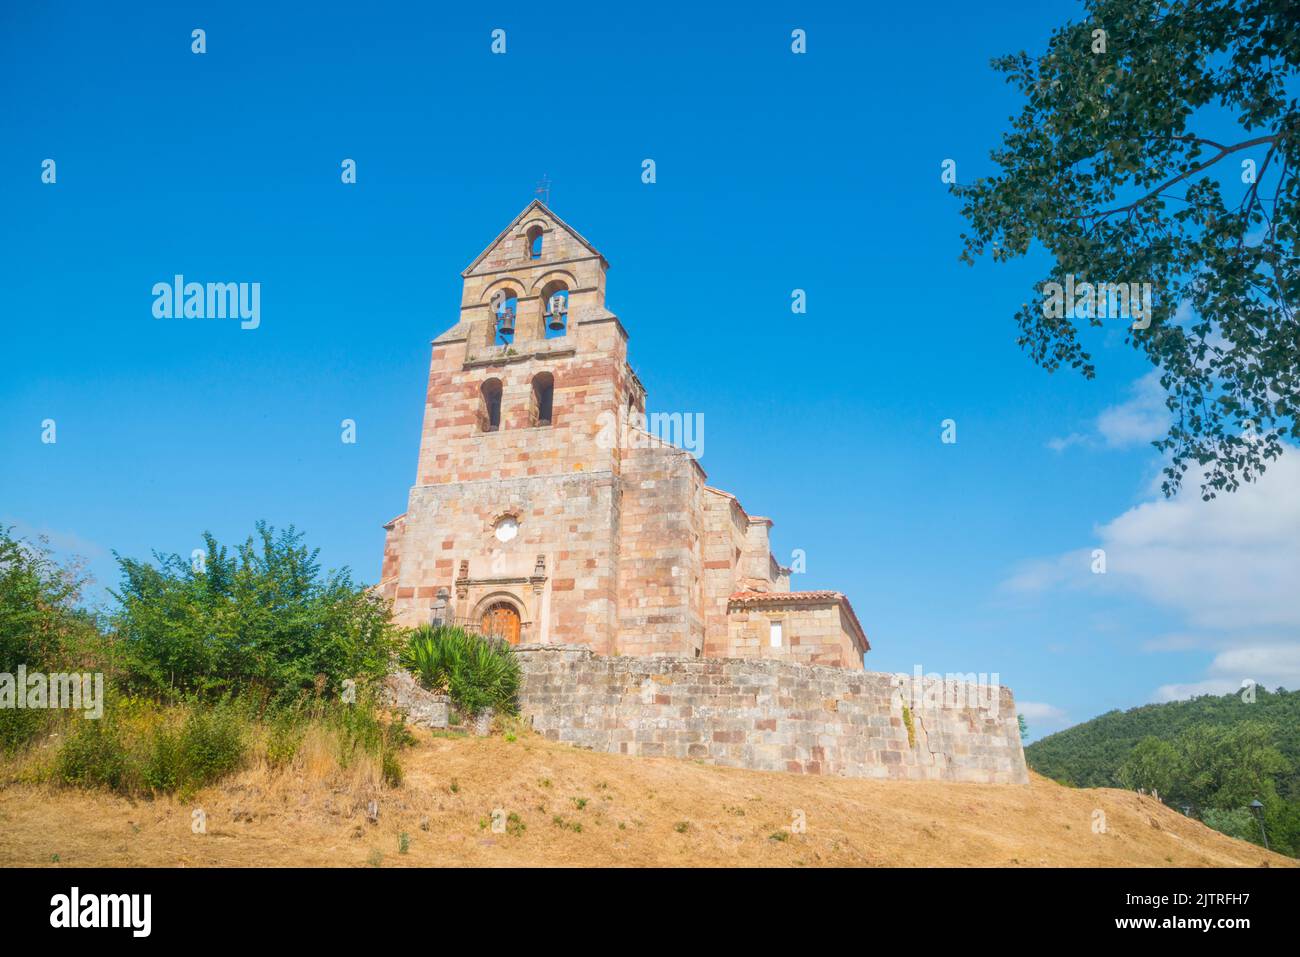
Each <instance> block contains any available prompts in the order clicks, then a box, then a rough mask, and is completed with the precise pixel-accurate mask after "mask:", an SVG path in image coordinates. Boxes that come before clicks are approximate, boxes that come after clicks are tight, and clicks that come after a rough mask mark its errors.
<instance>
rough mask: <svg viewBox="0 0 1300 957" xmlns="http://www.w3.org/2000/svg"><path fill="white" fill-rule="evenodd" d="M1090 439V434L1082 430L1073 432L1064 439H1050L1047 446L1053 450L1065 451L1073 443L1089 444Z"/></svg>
mask: <svg viewBox="0 0 1300 957" xmlns="http://www.w3.org/2000/svg"><path fill="white" fill-rule="evenodd" d="M1089 441H1090V440H1089V438H1088V436H1086V435H1084V434H1083V433H1082V432H1071V433H1070V434H1069V435H1067V436H1066V437H1065V438H1063V439H1060V438H1056V439H1048V440H1047V447H1048V448H1049V449H1051V450H1052V451H1053V452H1064V451H1065V450H1066V449H1068V448H1069V447H1070V446H1072V445H1087V444H1088V442H1089Z"/></svg>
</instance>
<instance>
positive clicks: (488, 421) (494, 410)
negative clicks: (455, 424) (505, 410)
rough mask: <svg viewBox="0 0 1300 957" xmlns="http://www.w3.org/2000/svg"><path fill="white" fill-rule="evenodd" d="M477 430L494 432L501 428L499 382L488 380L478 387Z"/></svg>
mask: <svg viewBox="0 0 1300 957" xmlns="http://www.w3.org/2000/svg"><path fill="white" fill-rule="evenodd" d="M478 392H479V398H480V399H481V401H480V403H479V410H478V428H479V431H480V432H495V431H497V430H498V429H500V428H501V380H500V379H488V380H487V381H486V382H484V383H483V384H482V385H481V386H479V390H478Z"/></svg>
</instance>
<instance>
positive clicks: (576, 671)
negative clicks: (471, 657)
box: [518, 645, 1029, 784]
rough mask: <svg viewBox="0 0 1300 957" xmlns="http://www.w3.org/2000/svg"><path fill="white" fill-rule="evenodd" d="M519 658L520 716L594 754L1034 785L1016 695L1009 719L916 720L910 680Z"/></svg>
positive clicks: (578, 657)
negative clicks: (520, 665) (617, 754)
mask: <svg viewBox="0 0 1300 957" xmlns="http://www.w3.org/2000/svg"><path fill="white" fill-rule="evenodd" d="M518 653H519V657H520V661H521V663H522V665H523V668H524V683H523V688H522V690H521V694H520V704H521V707H522V710H523V713H524V715H525V716H527V717H529V718H531V720H532V724H533V728H534V729H535V730H537V731H538V732H540V733H541V734H543V735H545V736H546V737H547V738H550V739H552V740H556V741H564V742H567V743H569V744H574V745H577V746H579V747H585V748H590V749H592V750H595V751H606V752H613V753H623V754H639V755H646V756H662V757H676V758H691V759H696V760H700V761H705V762H707V763H710V764H717V765H723V766H727V767H745V768H753V769H756V770H765V771H790V772H795V773H804V774H831V775H839V776H843V777H861V778H889V779H899V780H942V781H971V782H978V783H986V784H1025V783H1027V782H1028V780H1029V778H1028V771H1027V770H1026V766H1025V757H1024V751H1023V749H1022V747H1021V744H1020V734H1019V728H1018V725H1017V721H1016V711H1015V702H1014V700H1013V699H1012V695H1011V691H1010V690H1009V689H1007V688H1002V689H1000V693H999V695H998V698H997V706H996V708H980V707H971V706H966V705H963V706H960V707H958V706H952V707H941V706H938V705H937V703H933V702H932V703H930V704H929V705H923V706H921V707H917V708H912V707H910V706H911V705H913V704H916V703H917V702H916V701H914V700H913V699H912V695H911V692H910V679H909V678H905V677H900V676H897V675H888V674H878V673H874V672H861V671H848V670H845V669H842V668H827V667H819V666H812V665H799V664H794V663H791V662H784V661H774V660H761V659H759V660H753V659H745V660H742V659H710V658H700V659H686V658H667V657H662V658H661V657H644V658H633V657H621V656H620V657H607V656H600V655H593V654H592V653H591V651H590V650H589V649H587V648H582V647H578V646H564V647H557V646H554V645H526V646H521V647H520V648H519V649H518ZM905 696H906V698H905ZM922 700H923V701H928V700H929V696H922ZM905 702H906V703H907V704H908V705H909V707H908V709H907V711H906V712H905V711H904V704H905ZM909 721H910V723H911V726H912V728H911V732H910V734H909V729H908V723H909Z"/></svg>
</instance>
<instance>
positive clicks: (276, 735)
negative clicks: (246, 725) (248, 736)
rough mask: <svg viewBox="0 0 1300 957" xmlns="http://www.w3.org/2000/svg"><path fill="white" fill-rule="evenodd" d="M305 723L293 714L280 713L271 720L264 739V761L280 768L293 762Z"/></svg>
mask: <svg viewBox="0 0 1300 957" xmlns="http://www.w3.org/2000/svg"><path fill="white" fill-rule="evenodd" d="M306 734H307V729H306V727H305V725H304V724H303V723H302V722H301V721H300V720H298V719H297V717H296V716H295V715H291V714H286V715H280V716H278V717H277V718H275V719H274V720H273V721H272V722H271V728H270V732H269V733H268V735H267V739H266V763H267V764H269V765H270V766H271V767H273V768H282V767H286V766H287V765H289V764H291V763H292V762H293V759H294V758H295V757H296V756H297V754H298V749H299V748H300V747H302V741H303V738H304V737H306Z"/></svg>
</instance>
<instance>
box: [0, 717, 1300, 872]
mask: <svg viewBox="0 0 1300 957" xmlns="http://www.w3.org/2000/svg"><path fill="white" fill-rule="evenodd" d="M403 763H404V765H405V767H406V780H405V782H404V784H403V785H402V786H401V787H400V788H398V789H395V790H387V791H383V792H379V793H377V794H375V795H366V794H362V795H358V794H356V792H350V791H348V790H347V789H346V788H343V787H338V788H334V789H331V788H330V787H328V786H327V785H325V784H324V783H322V782H319V781H315V780H311V779H310V778H308V777H304V776H302V775H300V774H294V773H288V774H280V775H272V774H269V773H268V772H267V771H266V770H264V769H260V768H259V769H254V770H249V771H247V772H245V773H243V774H242V775H241V776H239V777H238V778H235V779H233V780H231V781H230V782H228V783H226V784H224V785H222V786H219V787H214V788H209V789H207V790H205V791H203V792H200V793H199V794H198V795H197V796H196V798H195V799H194V800H193V801H192V802H190V803H184V804H183V803H180V802H178V801H175V800H172V799H160V800H157V801H136V802H131V801H128V800H125V799H122V798H117V797H111V796H105V795H90V794H86V793H84V792H77V791H70V790H51V789H46V788H41V787H35V786H29V785H22V786H11V787H8V788H3V789H0V865H3V866H6V867H9V866H59V865H60V864H65V865H73V866H77V865H79V866H210V865H255V866H293V865H312V866H352V867H355V866H364V865H366V864H371V865H377V866H383V867H390V866H430V865H434V866H437V865H474V866H512V865H542V866H546V865H595V866H637V867H645V866H660V865H669V866H672V865H685V866H729V865H748V866H818V865H848V866H898V865H921V866H970V865H992V866H1030V867H1037V866H1063V865H1064V866H1069V865H1084V866H1095V865H1100V866H1133V865H1151V866H1163V865H1178V866H1195V865H1204V866H1216V867H1218V866H1244V867H1259V866H1279V865H1283V866H1285V865H1294V864H1295V863H1296V862H1295V861H1292V860H1290V859H1288V858H1285V857H1281V856H1279V855H1276V854H1269V853H1267V852H1265V851H1263V850H1262V849H1260V848H1257V847H1254V846H1251V845H1249V844H1244V843H1241V842H1238V841H1234V840H1232V839H1230V838H1227V837H1224V836H1223V835H1221V834H1218V833H1216V832H1214V831H1211V830H1210V829H1208V828H1206V827H1204V826H1203V825H1201V824H1200V823H1198V822H1196V821H1192V820H1189V819H1187V818H1184V817H1183V816H1181V815H1179V814H1178V813H1176V812H1174V811H1172V810H1170V809H1169V808H1166V807H1164V806H1163V805H1161V804H1159V803H1158V802H1156V801H1155V800H1153V799H1151V798H1149V797H1140V796H1138V795H1136V794H1132V793H1129V792H1126V791H1117V790H1110V789H1098V790H1073V789H1069V788H1063V787H1060V786H1059V785H1056V784H1054V783H1052V782H1051V781H1048V780H1046V779H1044V778H1041V777H1038V776H1034V778H1033V782H1032V784H1030V785H1029V786H1028V787H1014V786H988V785H974V784H937V783H896V782H873V781H856V780H849V779H845V778H820V777H803V776H797V775H787V774H778V773H770V772H759V771H744V770H734V769H729V768H717V767H711V766H707V765H703V764H696V763H692V762H682V761H676V760H671V759H655V758H631V757H625V756H621V755H610V754H595V753H591V752H586V751H580V750H576V749H574V748H571V747H568V746H566V745H560V744H554V743H551V742H548V741H545V740H542V739H541V738H538V737H536V736H526V737H522V738H520V739H518V740H516V741H509V740H507V739H505V738H503V737H500V736H495V737H492V738H487V739H474V738H445V737H434V736H432V735H429V734H427V733H423V732H421V733H419V740H418V743H417V745H416V746H415V748H413V749H412V750H410V751H408V752H406V753H405V756H404V760H403ZM372 797H373V798H374V799H375V800H377V802H378V811H379V820H378V822H377V823H371V822H370V821H368V820H367V816H368V815H367V805H368V803H369V800H370V799H371V798H372ZM196 807H198V808H202V809H203V810H204V812H205V813H206V820H207V833H206V834H195V833H193V832H192V830H191V812H192V811H193V809H194V808H196ZM498 808H499V809H501V810H502V811H503V812H504V814H503V818H505V819H506V825H507V832H506V833H494V832H493V830H492V827H491V824H490V820H491V817H492V812H493V810H494V809H498ZM1097 810H1100V811H1101V812H1104V814H1105V824H1106V830H1105V833H1102V834H1097V833H1093V817H1094V811H1097ZM797 811H802V812H803V818H804V820H805V821H806V829H805V830H804V832H803V833H799V832H798V829H797V828H796V827H795V826H794V821H795V818H796V812H797ZM511 814H514V815H517V819H509V818H508V815H511ZM521 824H522V830H521V829H520V827H519V825H521ZM402 833H405V834H406V835H407V847H408V850H407V852H406V853H400V851H399V846H400V842H401V838H400V835H401V834H402Z"/></svg>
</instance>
